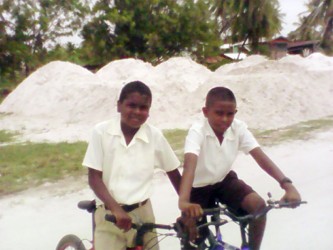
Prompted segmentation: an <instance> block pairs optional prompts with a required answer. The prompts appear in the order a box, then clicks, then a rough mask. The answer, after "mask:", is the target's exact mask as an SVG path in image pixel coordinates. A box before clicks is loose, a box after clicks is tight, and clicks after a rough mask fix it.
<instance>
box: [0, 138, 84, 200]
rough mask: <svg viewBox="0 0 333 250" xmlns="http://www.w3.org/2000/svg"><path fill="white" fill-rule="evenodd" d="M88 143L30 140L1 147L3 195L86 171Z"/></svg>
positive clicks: (0, 190) (0, 172)
mask: <svg viewBox="0 0 333 250" xmlns="http://www.w3.org/2000/svg"><path fill="white" fill-rule="evenodd" d="M86 147H87V144H86V143H84V142H77V143H72V144H69V143H58V144H46V143H38V144H32V143H28V144H25V145H22V144H12V145H8V146H3V147H1V148H0V150H1V151H0V152H1V153H0V195H3V194H9V193H12V192H17V191H20V190H24V189H26V188H29V187H33V186H37V185H40V184H42V183H44V182H52V181H56V180H59V179H62V178H64V177H66V176H75V175H82V174H83V173H85V169H84V168H83V167H82V165H81V163H82V159H83V155H84V152H85V150H86Z"/></svg>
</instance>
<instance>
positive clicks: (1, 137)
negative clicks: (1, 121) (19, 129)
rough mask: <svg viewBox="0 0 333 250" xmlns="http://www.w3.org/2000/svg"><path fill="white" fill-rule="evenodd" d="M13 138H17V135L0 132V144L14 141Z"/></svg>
mask: <svg viewBox="0 0 333 250" xmlns="http://www.w3.org/2000/svg"><path fill="white" fill-rule="evenodd" d="M15 136H17V133H13V132H8V131H5V130H0V144H1V143H9V142H13V141H14V140H15Z"/></svg>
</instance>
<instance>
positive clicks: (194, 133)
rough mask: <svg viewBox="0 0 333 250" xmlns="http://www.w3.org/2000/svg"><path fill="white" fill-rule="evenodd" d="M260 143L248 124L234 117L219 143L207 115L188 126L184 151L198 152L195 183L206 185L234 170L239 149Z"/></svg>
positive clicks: (249, 147)
mask: <svg viewBox="0 0 333 250" xmlns="http://www.w3.org/2000/svg"><path fill="white" fill-rule="evenodd" d="M256 147H259V144H258V142H257V140H256V139H255V138H254V136H253V135H252V133H251V132H250V131H249V130H248V128H247V125H246V124H245V123H244V122H242V121H240V120H237V119H234V121H233V122H232V124H231V126H230V127H229V128H228V129H227V130H226V131H225V133H224V139H223V141H222V144H220V142H219V140H218V138H217V137H216V135H215V133H214V131H213V129H212V128H211V126H210V125H209V122H208V120H207V119H205V120H202V121H200V122H197V123H195V124H193V125H192V127H191V128H190V129H189V132H188V135H187V137H186V140H185V149H184V153H185V154H186V153H193V154H195V155H197V156H198V161H197V166H196V170H195V177H194V181H193V187H203V186H206V185H212V184H215V183H218V182H220V181H222V180H223V179H224V177H225V176H226V175H227V174H228V173H229V171H230V170H231V167H232V164H233V163H234V161H235V159H236V157H237V155H238V152H239V151H243V152H244V153H246V154H248V153H249V152H250V151H251V150H252V149H254V148H256Z"/></svg>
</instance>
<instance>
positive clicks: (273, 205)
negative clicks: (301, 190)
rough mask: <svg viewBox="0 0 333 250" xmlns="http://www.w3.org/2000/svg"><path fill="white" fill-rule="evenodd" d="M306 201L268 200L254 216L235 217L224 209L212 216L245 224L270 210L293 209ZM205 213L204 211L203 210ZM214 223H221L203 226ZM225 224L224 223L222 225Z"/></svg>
mask: <svg viewBox="0 0 333 250" xmlns="http://www.w3.org/2000/svg"><path fill="white" fill-rule="evenodd" d="M306 203H307V202H306V201H295V202H286V201H272V200H268V201H267V204H268V206H266V207H265V208H264V209H262V210H261V211H260V212H258V213H256V214H248V215H245V216H237V215H235V214H233V213H232V212H230V211H229V210H228V209H227V208H226V207H218V208H217V209H218V211H216V212H215V213H214V214H215V215H216V214H218V215H226V216H228V217H229V218H230V219H232V220H233V221H236V222H240V223H246V222H249V221H251V220H254V219H258V218H260V217H262V216H264V215H266V214H267V213H268V212H269V211H270V210H271V209H279V208H293V207H296V206H299V205H301V204H306ZM204 211H205V209H204ZM214 223H215V224H216V223H221V222H209V223H205V224H209V225H215V224H214ZM223 224H225V223H223Z"/></svg>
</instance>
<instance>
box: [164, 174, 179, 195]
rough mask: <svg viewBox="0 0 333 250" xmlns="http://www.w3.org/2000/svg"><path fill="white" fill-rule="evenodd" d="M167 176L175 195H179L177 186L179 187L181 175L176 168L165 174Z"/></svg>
mask: <svg viewBox="0 0 333 250" xmlns="http://www.w3.org/2000/svg"><path fill="white" fill-rule="evenodd" d="M167 175H168V177H169V180H170V181H171V183H172V186H173V187H174V188H175V190H176V192H177V194H178V195H179V186H180V180H181V178H182V177H181V175H180V173H179V170H178V168H177V169H175V170H172V171H169V172H167Z"/></svg>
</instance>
